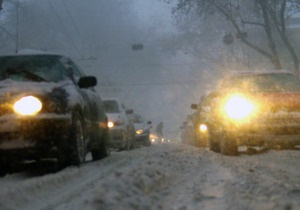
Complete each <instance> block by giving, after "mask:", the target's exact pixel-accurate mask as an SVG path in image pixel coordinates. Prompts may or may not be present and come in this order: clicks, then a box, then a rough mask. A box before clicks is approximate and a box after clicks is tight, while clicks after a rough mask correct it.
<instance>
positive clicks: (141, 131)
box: [135, 129, 143, 135]
mask: <svg viewBox="0 0 300 210" xmlns="http://www.w3.org/2000/svg"><path fill="white" fill-rule="evenodd" d="M135 133H136V134H138V135H140V134H142V133H143V130H142V129H139V130H136V131H135Z"/></svg>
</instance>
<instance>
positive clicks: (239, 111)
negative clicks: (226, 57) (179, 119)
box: [181, 70, 300, 155]
mask: <svg viewBox="0 0 300 210" xmlns="http://www.w3.org/2000/svg"><path fill="white" fill-rule="evenodd" d="M191 107H192V108H193V109H194V110H195V111H194V113H193V114H191V115H189V116H187V120H186V121H185V122H184V124H183V126H182V127H181V128H182V130H181V132H182V136H181V138H182V142H183V143H189V144H193V145H195V146H200V147H208V148H209V149H210V150H212V151H215V152H220V153H222V154H224V155H238V153H239V151H238V149H239V146H247V147H249V148H251V147H263V148H266V149H272V148H280V149H295V148H297V147H298V146H300V81H299V79H298V78H297V77H296V76H295V75H294V74H292V73H290V72H288V71H285V70H276V71H239V72H232V73H230V74H228V75H227V76H226V77H224V78H222V80H221V81H220V83H219V86H218V87H217V88H216V90H214V91H211V92H210V93H209V94H207V95H205V96H203V97H201V100H200V102H199V103H198V104H192V106H191Z"/></svg>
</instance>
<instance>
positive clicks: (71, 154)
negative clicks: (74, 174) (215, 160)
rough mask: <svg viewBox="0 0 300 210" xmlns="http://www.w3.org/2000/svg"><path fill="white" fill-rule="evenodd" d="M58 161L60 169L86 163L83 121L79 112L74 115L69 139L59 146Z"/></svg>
mask: <svg viewBox="0 0 300 210" xmlns="http://www.w3.org/2000/svg"><path fill="white" fill-rule="evenodd" d="M58 161H59V166H60V167H66V166H69V165H76V166H79V165H80V164H82V163H84V161H85V139H84V129H83V120H82V118H81V117H80V114H79V113H77V112H75V113H74V114H73V115H72V125H71V129H70V133H69V137H68V139H67V140H66V141H62V142H61V145H59V151H58Z"/></svg>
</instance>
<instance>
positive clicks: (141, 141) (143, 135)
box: [128, 113, 152, 146]
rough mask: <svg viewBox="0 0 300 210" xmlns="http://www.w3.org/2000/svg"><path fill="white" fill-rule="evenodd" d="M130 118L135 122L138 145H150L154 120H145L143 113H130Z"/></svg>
mask: <svg viewBox="0 0 300 210" xmlns="http://www.w3.org/2000/svg"><path fill="white" fill-rule="evenodd" d="M128 118H129V119H130V120H131V121H132V122H133V124H134V128H135V143H136V145H143V146H150V145H151V141H150V130H151V127H152V126H151V124H152V122H151V121H147V120H145V119H144V118H143V117H142V116H141V115H139V114H136V113H132V114H129V115H128Z"/></svg>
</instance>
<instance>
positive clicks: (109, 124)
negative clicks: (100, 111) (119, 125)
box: [107, 121, 115, 128]
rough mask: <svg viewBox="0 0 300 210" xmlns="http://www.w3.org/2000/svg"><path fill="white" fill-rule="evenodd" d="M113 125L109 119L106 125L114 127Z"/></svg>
mask: <svg viewBox="0 0 300 210" xmlns="http://www.w3.org/2000/svg"><path fill="white" fill-rule="evenodd" d="M114 126H115V125H114V123H113V122H111V121H109V122H108V123H107V127H109V128H112V127H114Z"/></svg>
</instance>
